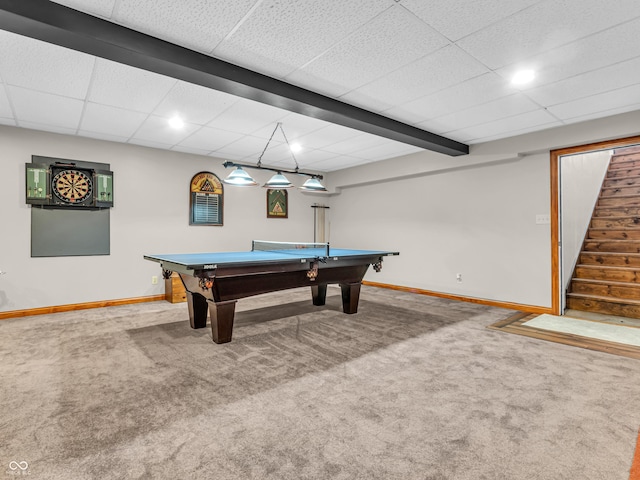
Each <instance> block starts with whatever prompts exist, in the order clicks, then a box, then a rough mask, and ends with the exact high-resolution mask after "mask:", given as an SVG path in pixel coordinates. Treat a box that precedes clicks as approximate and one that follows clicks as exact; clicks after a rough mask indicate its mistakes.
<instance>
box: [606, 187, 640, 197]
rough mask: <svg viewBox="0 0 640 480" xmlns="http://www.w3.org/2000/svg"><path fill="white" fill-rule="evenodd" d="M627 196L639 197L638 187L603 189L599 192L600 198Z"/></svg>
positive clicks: (639, 188) (639, 189)
mask: <svg viewBox="0 0 640 480" xmlns="http://www.w3.org/2000/svg"><path fill="white" fill-rule="evenodd" d="M627 195H640V187H638V186H621V187H604V188H603V189H602V190H601V191H600V198H604V197H623V196H627Z"/></svg>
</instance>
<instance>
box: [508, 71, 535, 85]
mask: <svg viewBox="0 0 640 480" xmlns="http://www.w3.org/2000/svg"><path fill="white" fill-rule="evenodd" d="M534 78H536V72H534V71H533V70H520V71H518V72H516V74H515V75H514V76H513V78H512V79H511V83H513V84H514V85H525V84H527V83H529V82H531V81H533V79H534Z"/></svg>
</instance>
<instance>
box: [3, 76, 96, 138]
mask: <svg viewBox="0 0 640 480" xmlns="http://www.w3.org/2000/svg"><path fill="white" fill-rule="evenodd" d="M7 91H8V93H9V97H10V98H11V103H12V104H13V107H14V109H15V113H16V120H17V121H18V124H20V125H22V123H23V122H31V123H38V124H42V125H51V126H52V127H55V128H63V129H68V130H70V131H73V132H74V133H75V130H76V129H77V128H78V124H79V123H80V116H81V115H82V108H83V106H84V103H83V102H82V101H80V100H76V99H74V98H67V97H61V96H59V95H51V94H49V93H42V92H34V91H33V90H27V89H25V88H19V87H7Z"/></svg>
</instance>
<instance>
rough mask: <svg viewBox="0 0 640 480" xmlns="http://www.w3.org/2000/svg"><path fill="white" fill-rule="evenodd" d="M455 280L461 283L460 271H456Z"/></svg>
mask: <svg viewBox="0 0 640 480" xmlns="http://www.w3.org/2000/svg"><path fill="white" fill-rule="evenodd" d="M456 281H457V282H458V283H462V274H461V273H456Z"/></svg>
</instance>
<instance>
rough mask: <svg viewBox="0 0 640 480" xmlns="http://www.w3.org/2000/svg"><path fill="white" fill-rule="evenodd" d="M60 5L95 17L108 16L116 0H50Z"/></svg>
mask: <svg viewBox="0 0 640 480" xmlns="http://www.w3.org/2000/svg"><path fill="white" fill-rule="evenodd" d="M51 1H53V2H55V3H59V4H60V5H65V6H67V7H70V8H73V9H74V10H78V11H80V12H84V13H88V14H90V15H93V16H95V17H102V18H109V17H111V14H112V13H113V6H114V5H115V4H116V0H51Z"/></svg>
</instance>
